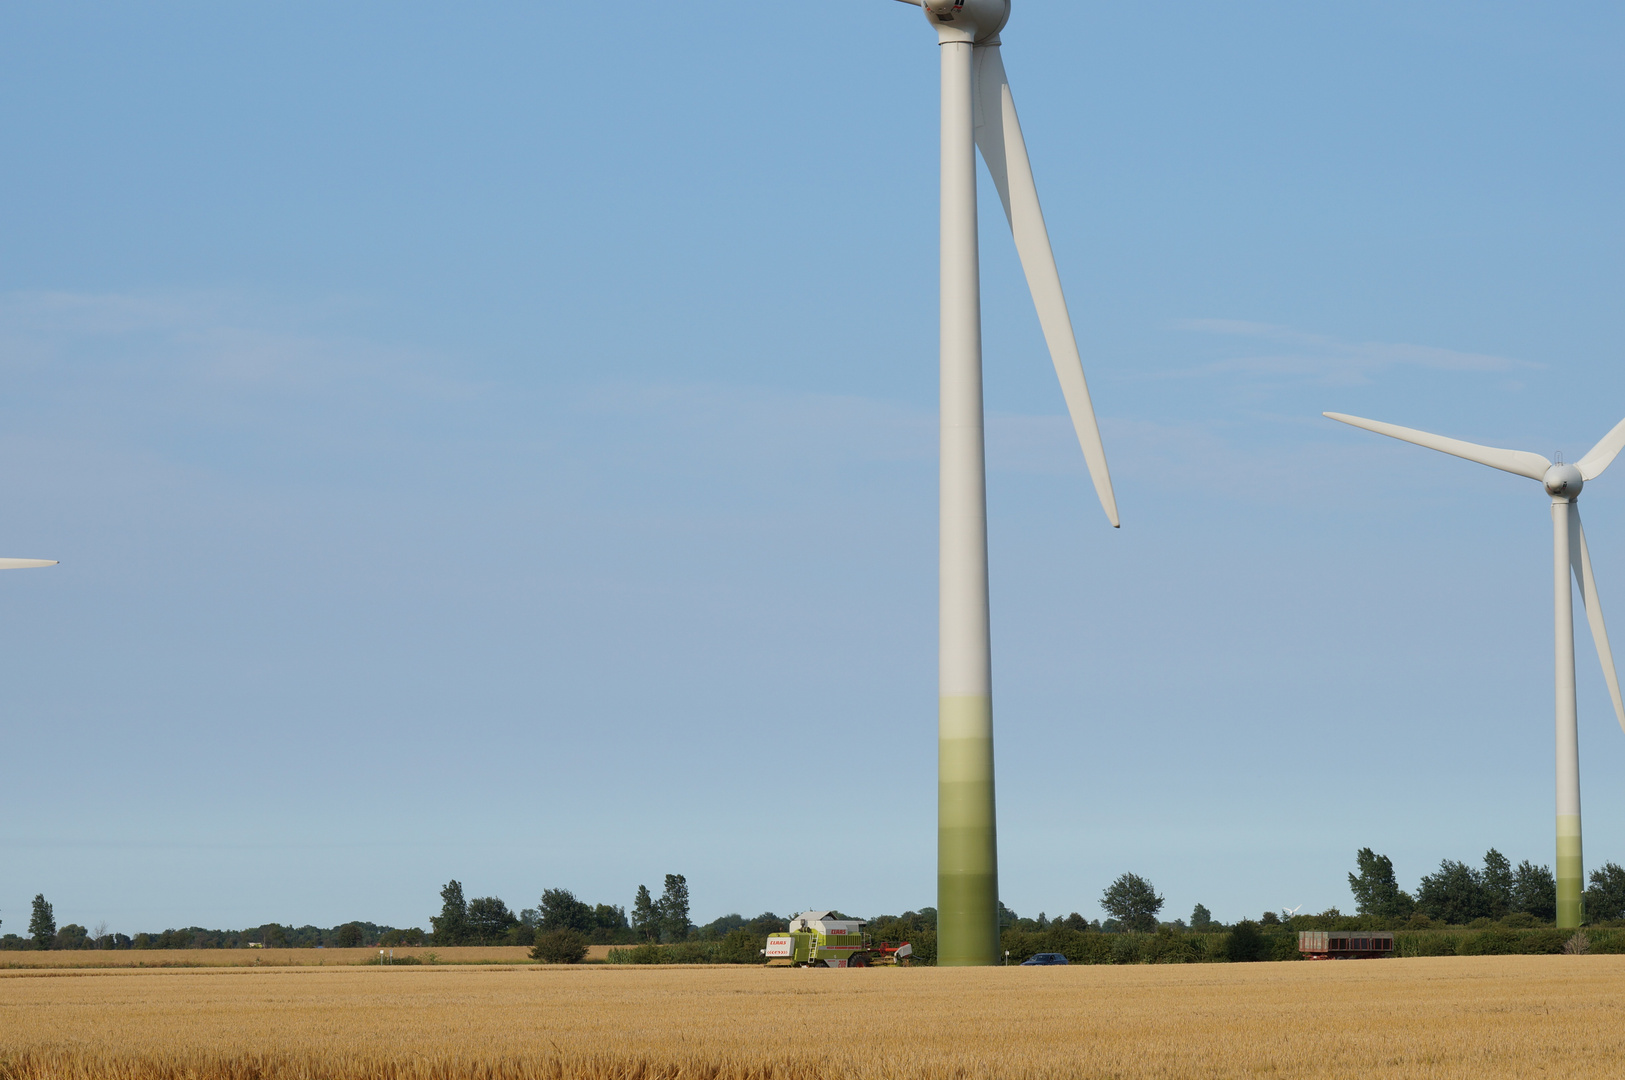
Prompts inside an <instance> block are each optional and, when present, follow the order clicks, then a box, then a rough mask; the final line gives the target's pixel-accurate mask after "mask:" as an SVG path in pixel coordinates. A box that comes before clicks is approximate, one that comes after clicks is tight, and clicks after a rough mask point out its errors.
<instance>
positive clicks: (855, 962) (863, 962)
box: [846, 953, 869, 967]
mask: <svg viewBox="0 0 1625 1080" xmlns="http://www.w3.org/2000/svg"><path fill="white" fill-rule="evenodd" d="M846 966H847V967H868V966H869V954H868V953H853V954H852V959H850V960H848V961H847V962H846Z"/></svg>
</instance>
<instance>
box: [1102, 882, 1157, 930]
mask: <svg viewBox="0 0 1625 1080" xmlns="http://www.w3.org/2000/svg"><path fill="white" fill-rule="evenodd" d="M1100 906H1101V907H1103V908H1105V909H1106V911H1107V912H1109V913H1110V914H1111V916H1112V917H1113V918H1115V919H1116V920H1117V921H1118V922H1119V923H1121V924H1122V926H1123V928H1124V929H1126V930H1138V931H1140V932H1141V933H1149V932H1150V931H1152V930H1155V929H1156V928H1157V912H1159V911H1161V910H1162V897H1160V896H1158V895H1157V890H1156V889H1154V888H1152V887H1151V883H1150V882H1149V881H1147V880H1146V879H1145V878H1143V877H1141V876H1140V875H1138V874H1124V875H1122V876H1121V877H1119V878H1118V879H1117V880H1116V881H1114V882H1112V883H1111V885H1110V886H1108V887H1107V889H1106V891H1105V892H1104V893H1102V894H1101V897H1100Z"/></svg>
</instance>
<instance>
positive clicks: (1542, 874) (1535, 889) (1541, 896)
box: [1512, 859, 1557, 922]
mask: <svg viewBox="0 0 1625 1080" xmlns="http://www.w3.org/2000/svg"><path fill="white" fill-rule="evenodd" d="M1512 910H1513V911H1526V912H1528V913H1529V914H1531V915H1533V916H1534V917H1535V918H1537V919H1543V920H1545V921H1546V922H1552V921H1553V920H1555V919H1556V918H1557V879H1556V878H1555V877H1553V876H1552V868H1551V867H1549V866H1536V865H1535V864H1534V863H1532V862H1530V861H1529V860H1528V859H1525V860H1524V861H1523V862H1521V863H1519V864H1518V869H1517V870H1515V871H1513V874H1512Z"/></svg>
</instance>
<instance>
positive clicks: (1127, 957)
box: [1111, 934, 1140, 964]
mask: <svg viewBox="0 0 1625 1080" xmlns="http://www.w3.org/2000/svg"><path fill="white" fill-rule="evenodd" d="M1111 948H1112V963H1114V964H1138V963H1139V962H1140V939H1139V938H1137V937H1135V936H1134V935H1133V934H1113V935H1112V946H1111Z"/></svg>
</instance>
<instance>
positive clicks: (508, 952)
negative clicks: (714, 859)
mask: <svg viewBox="0 0 1625 1080" xmlns="http://www.w3.org/2000/svg"><path fill="white" fill-rule="evenodd" d="M612 948H615V946H613V945H593V946H590V947H588V949H587V959H589V960H602V959H603V958H604V956H605V955H606V954H607V953H608V952H609V950H610V949H612ZM378 951H379V950H378V947H377V946H376V945H373V946H368V947H365V948H359V949H112V950H108V949H64V950H61V951H55V950H53V951H48V952H34V951H33V950H26V951H18V952H0V970H5V969H7V968H105V967H142V968H147V967H152V968H175V967H182V968H196V967H328V966H330V965H335V964H338V965H343V964H352V965H353V964H373V963H377V961H378ZM393 952H394V954H395V959H396V960H397V961H399V960H405V959H407V958H412V959H415V960H417V961H418V962H419V963H433V964H528V963H530V950H529V949H528V948H525V947H523V946H519V945H514V946H507V945H471V946H467V947H461V946H459V947H448V946H442V947H440V948H438V949H437V948H435V947H434V946H432V945H431V946H419V945H397V946H395V948H394V950H393Z"/></svg>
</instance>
